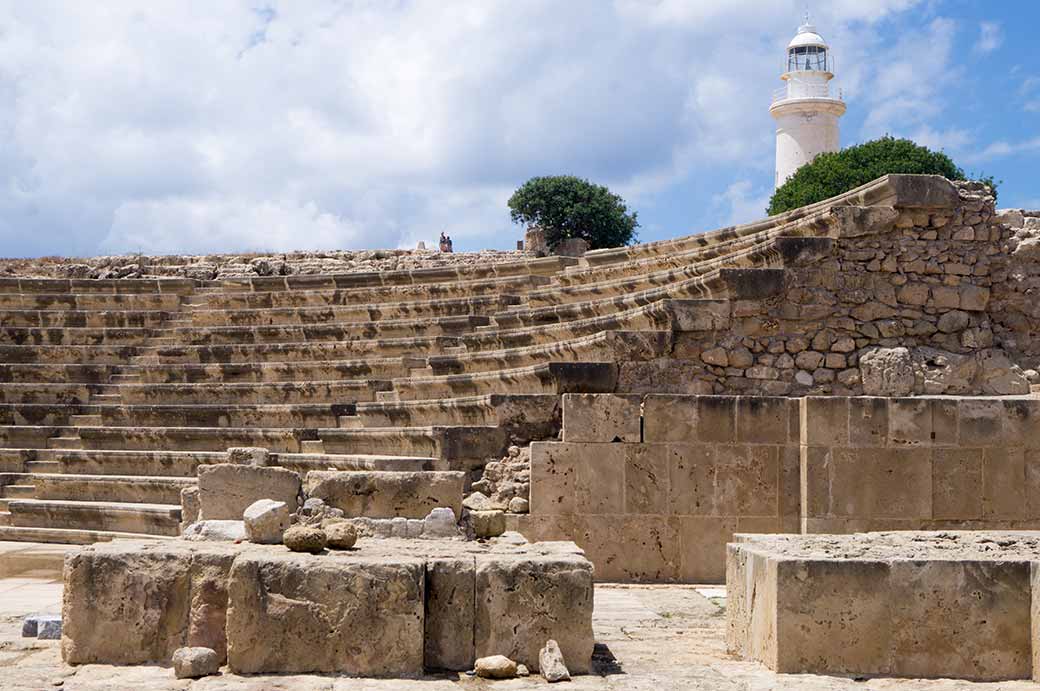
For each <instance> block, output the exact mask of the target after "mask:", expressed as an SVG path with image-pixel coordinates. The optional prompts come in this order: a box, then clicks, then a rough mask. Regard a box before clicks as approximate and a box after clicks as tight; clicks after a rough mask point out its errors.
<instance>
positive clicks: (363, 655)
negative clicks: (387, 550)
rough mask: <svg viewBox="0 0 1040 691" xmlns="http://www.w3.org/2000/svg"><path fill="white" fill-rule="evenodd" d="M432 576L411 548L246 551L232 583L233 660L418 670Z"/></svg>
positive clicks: (353, 671)
mask: <svg viewBox="0 0 1040 691" xmlns="http://www.w3.org/2000/svg"><path fill="white" fill-rule="evenodd" d="M424 581H425V579H424V565H423V560H422V559H414V558H409V557H394V558H378V557H377V558H364V557H357V556H352V557H349V558H345V557H329V558H321V559H318V558H315V557H313V556H310V555H299V554H284V555H277V554H261V555H251V554H243V555H241V556H240V557H239V558H238V559H237V560H236V561H235V563H234V566H233V567H232V569H231V575H230V583H229V586H228V598H229V603H228V613H227V638H228V665H229V667H230V668H231V670H232V671H234V672H235V673H238V674H263V673H306V672H318V673H334V674H348V675H356V676H368V677H417V676H420V675H421V674H422V670H423V624H424V622H423V602H424V596H423V593H424V585H425V583H424Z"/></svg>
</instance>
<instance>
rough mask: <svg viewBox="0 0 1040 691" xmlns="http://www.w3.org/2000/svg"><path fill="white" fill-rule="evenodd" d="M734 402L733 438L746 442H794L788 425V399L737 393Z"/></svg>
mask: <svg viewBox="0 0 1040 691" xmlns="http://www.w3.org/2000/svg"><path fill="white" fill-rule="evenodd" d="M736 405H737V418H736V421H737V422H736V424H737V434H736V441H739V442H744V443H749V444H787V443H789V442H793V443H798V439H797V438H796V437H792V435H791V434H790V432H789V430H788V427H789V426H790V421H791V412H790V408H791V405H792V399H790V398H787V397H773V396H740V397H738V398H737V400H736Z"/></svg>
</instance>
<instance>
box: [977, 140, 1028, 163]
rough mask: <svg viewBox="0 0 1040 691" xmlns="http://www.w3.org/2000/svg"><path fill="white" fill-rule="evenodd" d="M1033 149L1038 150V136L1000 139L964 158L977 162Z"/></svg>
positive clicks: (1015, 154)
mask: <svg viewBox="0 0 1040 691" xmlns="http://www.w3.org/2000/svg"><path fill="white" fill-rule="evenodd" d="M1034 151H1040V137H1033V138H1032V139H1026V140H1023V141H1019V142H1008V141H1003V140H1000V141H995V142H993V143H992V144H990V145H989V146H987V147H986V148H984V149H982V151H979V152H977V153H974V154H971V155H969V156H967V157H966V158H965V160H966V161H967V162H969V163H978V162H981V161H989V160H992V159H995V158H1003V157H1005V156H1017V155H1019V154H1024V153H1031V152H1034Z"/></svg>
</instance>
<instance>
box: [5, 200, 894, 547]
mask: <svg viewBox="0 0 1040 691" xmlns="http://www.w3.org/2000/svg"><path fill="white" fill-rule="evenodd" d="M879 190H880V188H879ZM883 192H884V190H880V191H879V192H878V193H877V194H882V193H883ZM856 194H858V195H859V196H856V195H853V194H852V193H850V196H848V197H847V198H845V199H843V200H839V201H837V202H834V201H832V203H831V204H821V205H816V206H813V207H807V208H806V209H800V210H798V211H797V212H792V213H790V214H786V215H782V216H778V217H774V218H772V219H768V220H767V221H764V222H760V223H757V224H752V225H749V226H743V227H740V228H730V229H725V230H721V231H716V232H713V233H707V234H703V235H695V236H690V237H688V238H681V239H679V240H674V241H667V242H663V243H649V244H645V245H638V246H635V247H630V248H622V249H617V250H607V251H599V252H592V253H590V254H589V255H587V256H586V257H585V258H582V259H580V260H578V259H571V258H557V257H552V258H545V259H532V260H527V261H517V262H511V263H499V264H493V265H487V266H462V267H450V268H437V269H420V270H413V271H394V272H384V273H353V274H343V275H333V276H288V277H286V276H276V277H254V278H240V279H239V278H235V279H225V280H220V281H205V282H204V281H195V280H189V279H156V280H145V279H132V280H129V279H124V280H116V279H111V280H103V279H98V280H60V279H31V278H2V279H0V321H2V323H3V328H0V540H35V541H56V542H91V541H94V540H104V539H110V538H113V537H117V536H121V535H126V534H133V535H138V536H140V535H147V536H153V537H157V538H159V537H169V536H173V535H176V534H177V533H178V524H179V522H180V518H181V516H180V511H181V509H180V505H179V499H178V497H179V493H180V490H181V489H183V488H184V487H187V486H191V485H192V484H193V483H194V482H195V481H196V480H195V473H196V469H197V468H198V467H199V466H200V465H207V464H212V463H216V462H221V461H222V460H223V459H224V457H225V452H226V450H227V449H228V448H231V447H242V446H248V447H263V448H266V449H268V450H269V451H270V452H271V453H272V454H273V456H272V458H273V459H274V460H275V462H276V463H277V464H278V465H281V466H283V467H286V468H290V469H293V470H297V471H300V472H306V471H309V470H328V469H330V468H334V469H340V470H365V471H375V472H400V471H409V472H426V473H429V472H437V471H444V470H463V471H467V473H468V475H467V477H468V479H469V480H472V479H477V478H479V470H480V468H482V467H483V465H484V464H486V463H487V462H488V460H490V459H496V458H498V457H500V456H501V455H502V454H503V453H504V452H505V450H506V449H507V447H508V446H509V445H510V444H515V443H520V444H525V443H527V442H529V441H531V440H538V439H552V438H555V436H556V434H557V433H558V431H559V417H560V413H559V409H560V406H559V399H560V396H561V395H562V394H564V393H614V392H618V393H626V392H629V391H635V392H637V393H638V392H643V393H645V392H648V391H651V390H653V387H654V386H655V383H654V382H653V381H646V382H642V383H640V382H635V383H633V382H632V381H631V379H632V378H631V377H629V378H628V379H626V377H625V376H624V375H623V373H622V368H623V367H624V366H625V364H626V363H642V364H653V366H654V367H657V368H658V369H660V368H662V367H663V368H665V369H667V367H668V363H669V362H670V361H671V359H673V358H676V357H682V358H685V360H696V358H697V357H699V355H697V356H689V355H682V356H678V355H676V351H677V350H678V349H679V347H680V346H679V342H680V340H681V339H687V340H690V339H695V340H698V342H703V343H709V344H710V343H712V342H714V340H715V339H716V337H717V335H718V334H720V333H724V332H726V330H727V329H728V328H729V319H730V317H731V315H732V314H733V313H734V310H739V309H740V308H741V306H742V305H745V304H747V303H748V302H749V301H755V300H766V299H770V298H772V297H774V296H776V295H777V294H779V292H780V291H781V289H782V287H783V285H784V280H785V279H784V276H785V267H787V266H788V265H789V264H790V263H791V262H800V261H805V260H806V258H805V255H806V254H809V255H813V254H814V253H815V254H825V253H826V252H827V248H828V244H827V243H828V242H829V240H828V239H827V238H826V237H825V236H826V235H827V218H828V214H830V213H831V211H832V208H833V207H834V206H835V205H840V204H848V203H852V202H854V201H856V200H860V201H862V199H863V195H864V194H866V193H863V192H857V193H856ZM810 259H811V257H810ZM698 349H700V346H698ZM698 352H699V350H698ZM679 383H681V382H679ZM640 386H641V387H642V388H639V387H640Z"/></svg>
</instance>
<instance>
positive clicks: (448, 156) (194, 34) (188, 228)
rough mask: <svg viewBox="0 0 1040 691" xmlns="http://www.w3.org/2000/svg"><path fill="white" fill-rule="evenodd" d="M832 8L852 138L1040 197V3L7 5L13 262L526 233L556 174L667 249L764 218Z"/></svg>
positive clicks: (1009, 200)
mask: <svg viewBox="0 0 1040 691" xmlns="http://www.w3.org/2000/svg"><path fill="white" fill-rule="evenodd" d="M807 8H808V10H809V11H810V12H811V15H812V20H813V22H814V23H815V24H816V26H817V27H818V31H819V32H820V33H821V34H822V35H823V36H824V37H825V38H826V39H827V40H828V42H829V43H830V44H831V47H832V54H833V56H834V58H835V60H836V65H837V67H836V70H835V72H836V75H837V76H836V80H835V82H836V84H837V85H838V86H839V87H840V88H841V89H842V91H843V94H844V98H845V100H846V102H847V105H848V112H847V114H846V115H845V116H844V117H843V118H842V120H841V139H842V145H843V146H849V145H852V144H856V143H859V142H863V141H867V140H869V139H873V138H876V137H878V136H881V135H884V134H892V135H895V136H906V137H910V138H912V139H914V140H916V141H917V142H919V143H921V144H925V145H927V146H929V147H933V148H941V149H943V150H944V151H945V152H946V153H948V154H949V155H950V156H951V157H952V158H953V159H954V161H955V162H956V163H958V164H959V165H961V166H962V167H963V168H964V169H965V170H967V171H968V172H970V173H977V174H985V175H993V176H994V177H996V178H997V179H998V180H1002V181H1003V184H1002V185H1001V187H1000V198H999V205H1000V206H1002V207H1026V208H1038V209H1040V179H1038V173H1040V41H1037V40H1036V34H1035V30H1036V27H1037V26H1040V2H1037V1H1036V0H1001V2H983V1H982V0H977V1H973V0H827V1H826V2H822V1H820V0H816V1H815V2H809V3H808V4H807V3H806V2H804V0H798V1H796V0H712V1H709V0H566V2H563V1H561V0H508V1H506V0H283V1H275V0H272V1H261V0H221V1H220V2H212V1H211V0H149V2H147V3H144V2H140V1H139V0H127V1H125V2H124V1H121V0H105V1H104V2H79V1H77V0H33V1H32V2H25V1H24V0H0V137H2V139H0V256H7V257H22V256H39V255H61V256H90V255H97V254H115V253H128V252H144V253H149V254H197V253H216V252H245V251H288V250H294V249H295V250H319V249H361V248H380V247H385V248H392V247H403V248H411V247H415V245H416V243H417V242H419V241H425V242H426V244H427V245H428V246H431V245H435V243H436V239H437V236H438V235H439V233H440V232H442V231H444V232H447V233H448V234H449V235H451V236H452V238H453V240H454V245H455V249H456V251H458V250H478V249H484V248H498V249H509V248H512V247H515V242H516V240H517V239H520V238H522V236H523V229H522V228H520V227H519V226H516V225H514V224H512V223H511V222H510V220H509V213H508V208H507V206H506V202H507V200H508V198H509V196H510V194H511V193H512V192H513V191H514V190H515V189H516V188H517V187H518V186H520V185H521V184H522V183H523V182H524V181H525V180H527V179H528V178H530V177H532V176H536V175H559V174H571V175H578V176H581V177H586V178H588V179H590V180H592V181H594V182H597V183H601V184H605V185H607V186H608V187H610V188H611V189H612V190H613V191H615V192H617V193H619V194H621V195H622V196H623V197H624V198H625V200H626V202H627V203H628V205H629V207H630V208H632V209H635V210H636V211H638V214H639V221H640V225H641V227H640V229H639V236H640V239H641V240H644V241H646V240H656V239H662V238H668V237H675V236H679V235H686V234H690V233H694V232H701V231H706V230H711V229H713V228H717V227H721V226H724V225H729V224H732V223H740V222H748V221H752V220H755V219H757V218H760V217H762V216H764V215H765V214H764V210H765V207H766V205H767V202H768V199H769V195H770V194H771V192H772V180H773V164H774V137H775V134H774V133H775V127H774V122H773V120H772V118H771V117H770V116H769V113H768V107H769V103H770V98H771V94H772V92H773V91H774V90H775V89H777V88H779V87H780V86H781V85H782V82H781V81H780V80H779V75H780V73H781V71H782V67H783V61H784V49H785V46H786V44H787V42H788V41H789V40H790V39H791V37H792V36H793V35H794V33H795V31H796V29H797V27H798V25H799V24H800V23H801V21H802V18H803V15H804V12H805V11H806V9H807Z"/></svg>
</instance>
